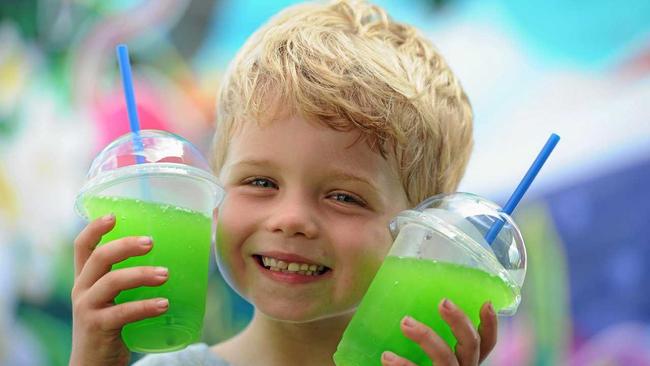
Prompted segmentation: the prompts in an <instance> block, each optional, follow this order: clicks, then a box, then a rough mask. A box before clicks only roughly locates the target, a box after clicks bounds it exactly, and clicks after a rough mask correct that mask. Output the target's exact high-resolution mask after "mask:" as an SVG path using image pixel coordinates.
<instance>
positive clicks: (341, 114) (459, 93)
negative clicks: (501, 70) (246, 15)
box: [213, 1, 473, 204]
mask: <svg viewBox="0 0 650 366" xmlns="http://www.w3.org/2000/svg"><path fill="white" fill-rule="evenodd" d="M281 108H285V110H286V108H289V109H290V111H291V112H290V113H292V114H296V115H300V116H302V117H304V118H306V119H309V120H314V121H318V122H320V123H324V124H325V125H327V126H329V127H331V128H333V129H336V130H345V131H347V130H353V129H358V130H359V131H361V132H362V136H363V139H364V140H365V141H366V142H367V143H368V144H369V145H370V146H371V148H373V149H374V150H376V151H378V152H379V153H381V154H382V156H383V157H384V158H387V157H388V156H392V157H393V158H394V159H395V161H396V163H397V167H396V169H397V172H398V174H399V176H400V179H401V182H402V185H403V187H404V191H405V192H406V195H407V198H408V200H409V202H410V203H411V204H416V203H418V202H420V201H421V200H423V199H424V198H426V197H428V196H431V195H434V194H438V193H442V192H445V193H446V192H452V191H455V190H456V188H457V186H458V183H459V182H460V179H461V177H462V175H463V173H464V171H465V167H466V165H467V161H468V160H469V155H470V151H471V148H472V144H473V142H472V110H471V106H470V104H469V101H468V99H467V96H466V95H465V93H464V91H463V89H462V87H461V86H460V83H459V82H458V80H457V79H456V77H455V76H454V75H453V74H452V72H451V70H450V69H449V67H448V66H447V64H446V63H445V61H444V60H443V59H442V57H441V56H440V54H439V53H438V52H437V51H436V50H435V49H434V47H433V46H432V44H431V43H430V42H429V41H428V40H427V39H426V38H425V37H423V36H422V35H420V34H419V33H418V31H417V30H416V29H415V28H413V27H411V26H409V25H405V24H400V23H396V22H394V21H392V20H391V19H390V18H389V17H388V15H387V14H386V12H385V11H384V10H383V9H381V8H379V7H378V6H375V5H371V4H368V3H366V2H362V1H336V2H334V3H332V4H327V5H325V4H311V3H310V4H302V5H297V6H293V7H290V8H287V9H285V10H284V11H282V12H280V13H279V14H278V15H276V16H275V17H274V18H272V19H271V20H270V21H269V22H268V23H267V24H265V25H264V26H262V27H261V28H260V29H258V30H257V31H256V32H255V33H254V34H253V35H252V36H251V37H250V38H249V39H248V40H247V41H246V43H245V45H244V46H243V47H242V49H241V50H240V51H239V53H238V54H237V56H236V58H235V59H234V60H233V62H232V64H231V66H230V69H229V70H228V72H227V73H226V75H225V79H224V82H223V84H222V87H221V92H220V95H219V100H218V109H217V126H216V128H217V130H216V134H215V138H214V143H213V149H214V156H213V168H214V170H215V172H216V173H217V175H218V174H219V172H220V171H221V168H222V167H223V164H224V162H225V160H226V154H227V151H228V142H229V140H230V138H231V137H232V135H233V134H234V133H235V131H236V130H237V126H239V125H241V124H242V123H244V121H247V120H251V121H258V122H259V121H263V120H266V121H268V120H270V118H269V116H273V115H275V113H274V112H275V111H277V110H279V109H281Z"/></svg>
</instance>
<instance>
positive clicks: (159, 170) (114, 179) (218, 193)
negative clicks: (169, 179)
mask: <svg viewBox="0 0 650 366" xmlns="http://www.w3.org/2000/svg"><path fill="white" fill-rule="evenodd" d="M142 176H156V177H161V176H173V177H184V178H187V179H192V180H195V181H199V182H202V183H204V184H208V185H209V186H210V187H211V188H212V191H213V192H214V194H215V197H216V202H215V207H217V206H219V204H220V203H221V201H222V200H223V197H224V194H225V191H224V189H223V188H222V187H221V186H220V185H219V184H218V182H217V180H216V178H215V177H214V176H213V175H212V174H210V173H208V172H206V171H205V170H203V169H200V168H196V167H193V166H190V165H186V164H179V163H158V162H156V163H143V164H137V165H129V166H124V167H120V168H117V169H115V170H110V171H107V172H104V173H101V174H99V175H97V176H95V177H93V178H91V179H90V180H88V181H86V182H85V183H84V185H83V186H82V187H81V189H80V190H79V193H78V194H77V197H76V199H75V205H74V207H75V212H76V213H77V215H79V217H82V218H84V219H86V220H88V216H87V215H86V213H85V212H84V209H83V200H84V198H85V197H87V196H88V195H92V194H93V193H96V192H97V191H99V190H100V189H104V188H107V187H111V186H113V185H115V184H117V183H120V182H124V181H129V180H132V179H136V178H139V177H142Z"/></svg>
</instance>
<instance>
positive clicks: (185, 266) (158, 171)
mask: <svg viewBox="0 0 650 366" xmlns="http://www.w3.org/2000/svg"><path fill="white" fill-rule="evenodd" d="M223 195H224V191H223V189H222V188H221V187H219V185H218V184H217V183H216V179H215V178H214V176H213V175H212V174H211V173H210V168H209V166H208V163H207V162H206V160H205V159H204V158H203V156H202V155H201V154H200V153H199V151H198V150H197V149H196V148H195V147H194V146H193V145H192V144H191V143H190V142H188V141H187V140H185V139H183V138H182V137H180V136H177V135H174V134H171V133H168V132H164V131H157V130H143V131H141V132H140V133H139V135H135V134H133V133H128V134H126V135H124V136H121V137H120V138H118V139H117V140H115V141H113V142H112V143H111V144H109V145H108V146H107V147H106V148H105V149H104V150H102V151H101V152H100V153H99V155H98V156H97V157H96V158H95V159H94V161H93V163H92V165H91V167H90V171H89V172H88V175H87V180H86V182H85V184H84V186H83V188H82V189H81V191H80V192H79V194H78V196H77V199H76V203H75V208H76V211H77V213H78V214H79V215H80V216H82V217H83V218H85V219H86V220H93V219H96V218H98V217H101V216H103V215H106V214H109V213H114V214H115V217H116V223H115V227H114V229H113V230H112V231H111V232H110V233H108V234H106V235H104V237H103V238H102V241H101V242H100V244H99V245H103V244H104V243H107V242H109V241H111V240H115V239H118V238H122V237H126V236H150V237H152V238H153V242H154V244H153V248H152V249H151V251H150V252H149V253H147V254H146V255H143V256H138V257H132V258H129V259H127V260H125V261H122V262H120V263H117V264H115V265H114V266H113V268H112V269H113V270H115V269H120V268H126V267H134V266H163V267H167V268H168V269H169V278H168V280H167V282H166V283H164V284H163V285H161V286H157V287H146V286H143V287H138V288H135V289H130V290H125V291H122V292H121V293H120V294H119V295H118V296H117V297H116V298H115V302H116V303H118V304H120V303H124V302H127V301H135V300H143V299H149V298H155V297H164V298H167V299H169V308H168V310H167V312H165V313H164V314H161V315H159V316H157V317H154V318H149V319H144V320H140V321H137V322H134V323H130V324H127V325H126V326H124V328H123V329H122V338H123V340H124V342H125V344H126V345H127V347H128V348H129V349H130V350H132V351H135V352H167V351H172V350H177V349H181V348H184V347H185V346H187V345H189V344H191V343H195V342H196V341H198V340H199V338H200V335H201V327H202V324H203V316H204V313H205V297H206V292H207V281H208V267H209V255H210V241H211V237H212V211H213V209H214V208H215V207H217V206H218V204H219V203H220V201H221V199H222V198H223Z"/></svg>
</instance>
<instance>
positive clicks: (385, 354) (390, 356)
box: [381, 351, 396, 361]
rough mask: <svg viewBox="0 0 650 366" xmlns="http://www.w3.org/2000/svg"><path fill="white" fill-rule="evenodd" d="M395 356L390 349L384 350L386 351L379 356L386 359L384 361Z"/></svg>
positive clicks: (393, 358) (391, 359) (390, 359)
mask: <svg viewBox="0 0 650 366" xmlns="http://www.w3.org/2000/svg"><path fill="white" fill-rule="evenodd" d="M395 356H396V355H395V354H394V353H393V352H391V351H386V352H384V353H383V354H382V355H381V357H383V358H384V360H386V361H393V360H395Z"/></svg>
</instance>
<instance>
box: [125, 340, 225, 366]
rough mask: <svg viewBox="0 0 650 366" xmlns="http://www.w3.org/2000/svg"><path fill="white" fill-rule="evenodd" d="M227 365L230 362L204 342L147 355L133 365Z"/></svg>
mask: <svg viewBox="0 0 650 366" xmlns="http://www.w3.org/2000/svg"><path fill="white" fill-rule="evenodd" d="M163 365H164V366H181V365H191V366H229V365H230V364H229V363H228V362H226V361H225V360H223V359H221V358H220V357H219V356H217V355H216V354H214V353H213V352H211V351H210V347H208V345H207V344H205V343H197V344H193V345H191V346H188V347H187V348H185V349H182V350H180V351H176V352H169V353H159V354H151V355H147V356H145V357H144V358H142V359H141V360H139V361H137V362H136V363H134V364H133V366H163Z"/></svg>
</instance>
